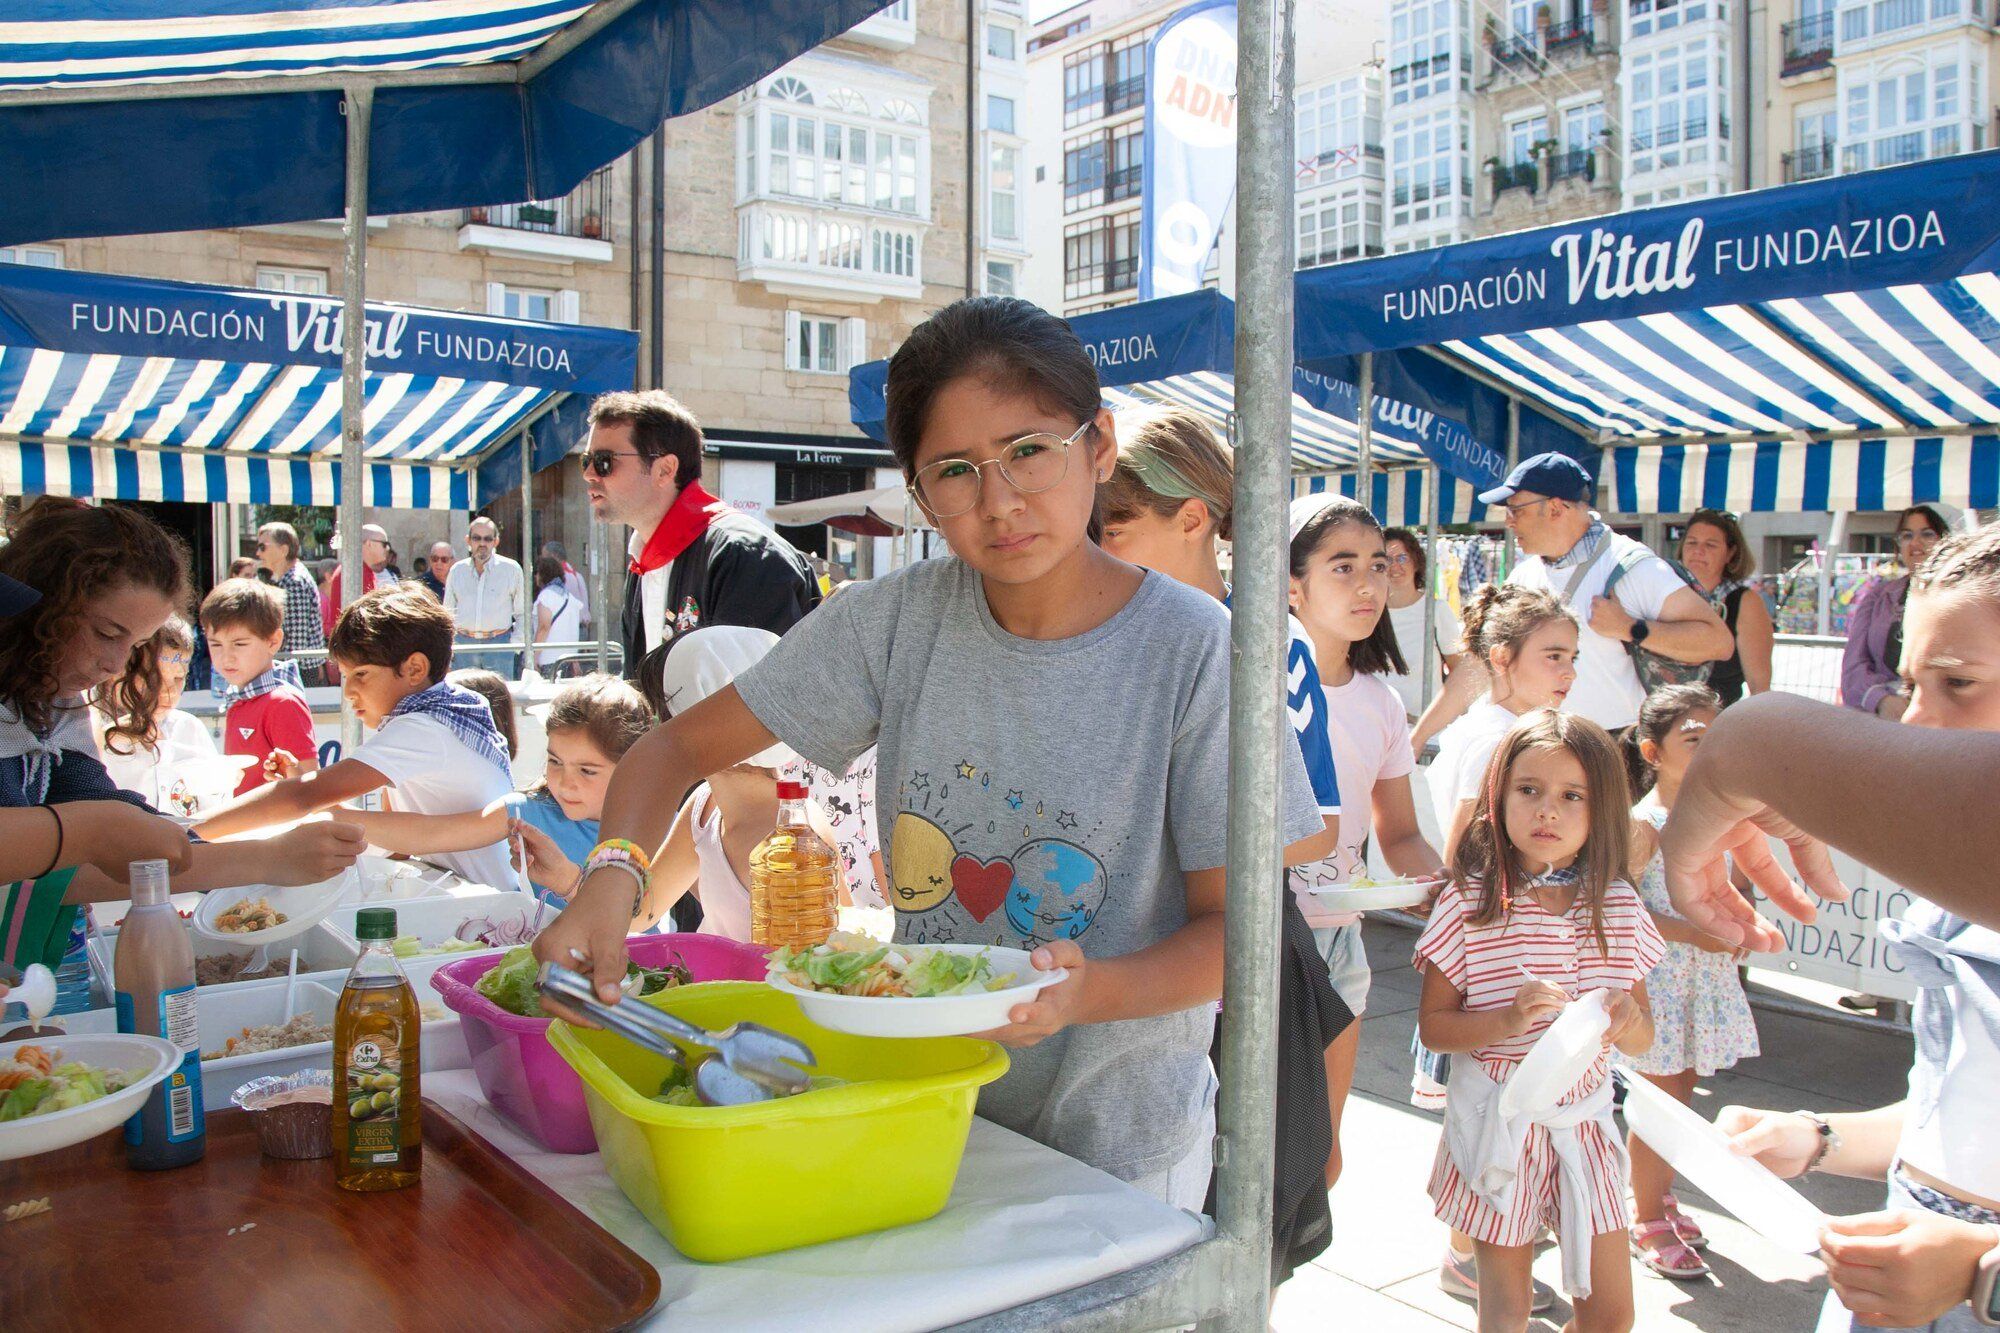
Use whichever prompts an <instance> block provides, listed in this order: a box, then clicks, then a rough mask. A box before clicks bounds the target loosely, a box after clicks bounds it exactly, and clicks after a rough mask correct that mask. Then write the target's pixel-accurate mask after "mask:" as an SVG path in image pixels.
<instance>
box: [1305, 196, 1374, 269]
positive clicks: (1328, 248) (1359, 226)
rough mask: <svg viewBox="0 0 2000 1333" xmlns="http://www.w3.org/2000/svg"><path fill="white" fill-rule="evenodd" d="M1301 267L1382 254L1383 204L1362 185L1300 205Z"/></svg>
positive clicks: (1306, 201) (1309, 200)
mask: <svg viewBox="0 0 2000 1333" xmlns="http://www.w3.org/2000/svg"><path fill="white" fill-rule="evenodd" d="M1298 239H1299V267H1300V268H1312V267H1314V266H1315V265H1318V264H1334V263H1338V262H1340V261H1341V260H1344V259H1360V258H1363V257H1365V256H1368V255H1379V254H1381V253H1382V201H1381V198H1380V197H1379V196H1377V195H1376V194H1375V193H1374V192H1373V191H1371V190H1368V189H1367V188H1366V187H1365V186H1363V185H1360V184H1359V183H1357V184H1355V185H1353V186H1349V187H1348V188H1346V189H1345V190H1342V191H1341V192H1339V193H1337V194H1327V195H1323V196H1321V197H1319V198H1317V199H1301V200H1299V202H1298Z"/></svg>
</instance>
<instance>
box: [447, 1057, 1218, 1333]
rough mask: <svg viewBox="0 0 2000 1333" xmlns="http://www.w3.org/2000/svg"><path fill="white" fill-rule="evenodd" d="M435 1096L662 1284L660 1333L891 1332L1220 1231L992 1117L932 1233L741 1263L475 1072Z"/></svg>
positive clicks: (1020, 1296)
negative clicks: (510, 1110) (508, 1104)
mask: <svg viewBox="0 0 2000 1333" xmlns="http://www.w3.org/2000/svg"><path fill="white" fill-rule="evenodd" d="M424 1095H425V1096H426V1097H429V1098H431V1099H432V1100H434V1101H436V1102H437V1103H438V1104H439V1105H441V1106H443V1107H444V1108H445V1109H446V1110H448V1111H450V1112H451V1113H452V1114H453V1115H455V1116H457V1117H458V1118H459V1119H460V1120H461V1121H463V1122H464V1123H465V1124H466V1125H468V1126H470V1127H471V1128H472V1129H473V1130H475V1131H477V1132H478V1133H479V1134H480V1135H481V1136H482V1137H484V1138H485V1139H487V1140H488V1141H490V1142H491V1143H492V1144H493V1145H494V1146H495V1147H496V1148H499V1149H500V1150H501V1151H502V1152H504V1153H506V1154H507V1155H508V1156H510V1157H512V1158H513V1159H514V1160H515V1161H517V1162H519V1163H521V1165H523V1166H525V1167H526V1168H527V1169H528V1170H529V1171H530V1172H532V1173H533V1174H534V1175H535V1176H537V1177H538V1178H540V1179H541V1180H542V1181H543V1182H544V1183H546V1184H548V1185H549V1186H550V1187H552V1188H553V1189H554V1190H555V1191H556V1192H557V1193H558V1194H560V1195H562V1196H563V1197H564V1198H565V1199H567V1200H569V1201H570V1202H571V1203H573V1204H575V1205H576V1206H577V1207H578V1208H579V1209H581V1210H582V1211H583V1212H584V1213H586V1214H588V1215H589V1216H590V1217H591V1218H592V1219H594V1220H595V1221H596V1222H597V1223H598V1224H599V1225H600V1226H602V1227H603V1228H604V1229H605V1230H607V1231H609V1232H610V1233H611V1234H612V1235H614V1236H616V1237H618V1239H619V1240H621V1241H623V1242H624V1243H625V1244H627V1245H629V1246H630V1247H631V1248H632V1249H633V1250H635V1251H637V1252H638V1253H639V1255H641V1256H642V1257H643V1258H644V1259H645V1260H646V1261H647V1262H648V1263H650V1264H652V1265H653V1267H654V1268H656V1269H658V1270H659V1273H660V1304H659V1306H658V1307H657V1308H656V1309H655V1310H654V1311H653V1317H652V1318H651V1319H650V1320H649V1321H647V1323H646V1324H645V1325H644V1326H645V1327H650V1328H665V1327H669V1326H671V1327H674V1328H702V1329H731V1330H737V1329H745V1330H750V1329H782V1330H786V1331H787V1333H795V1330H798V1329H806V1328H809V1329H812V1330H813V1333H836V1331H837V1330H841V1329H855V1330H866V1333H892V1331H893V1330H899V1329H911V1330H917V1329H933V1328H938V1327H941V1326H943V1325H946V1324H952V1323H956V1322H959V1321H961V1320H965V1319H973V1318H977V1317H978V1316H980V1315H986V1314H992V1313H994V1312H996V1311H999V1310H1004V1309H1008V1308H1010V1307H1012V1306H1016V1305H1020V1304H1023V1303H1025V1302H1027V1301H1033V1300H1040V1299H1041V1298H1043V1297H1045V1296H1052V1295H1055V1294H1056V1293H1057V1292H1060V1291H1066V1290H1068V1289H1069V1288H1071V1287H1075V1286H1080V1285H1082V1284H1083V1283H1086V1282H1093V1281H1096V1280H1097V1279H1099V1278H1104V1277H1109V1276H1111V1275H1112V1274H1114V1273H1120V1272H1124V1271H1126V1270H1127V1269H1132V1268H1137V1267H1139V1266H1141V1265H1143V1264H1148V1263H1151V1262H1153V1261H1154V1260H1156V1259H1160V1258H1163V1257H1165V1256H1167V1255H1169V1254H1173V1253H1175V1252H1176V1251H1178V1250H1182V1249H1185V1248H1186V1247H1188V1246H1190V1245H1192V1244H1194V1243H1195V1242H1197V1241H1199V1240H1201V1239H1202V1237H1203V1236H1204V1234H1205V1228H1206V1226H1207V1224H1206V1222H1205V1221H1204V1220H1203V1219H1201V1218H1198V1217H1195V1216H1193V1215H1192V1214H1189V1213H1185V1212H1182V1211H1181V1210H1180V1209H1178V1208H1171V1207H1169V1206H1167V1205H1166V1204H1164V1203H1161V1202H1159V1201H1158V1200H1156V1199H1153V1198H1151V1197H1150V1196H1148V1195H1145V1194H1141V1193H1140V1192H1139V1191H1138V1190H1135V1189H1133V1188H1132V1187H1131V1186H1130V1185H1127V1184H1125V1183H1124V1182H1123V1181H1121V1180H1117V1179H1114V1178H1113V1177H1111V1176H1108V1175H1105V1174H1104V1173H1103V1172H1102V1171H1098V1170H1094V1169H1093V1168H1091V1167H1088V1166H1085V1165H1084V1164H1083V1163H1081V1162H1078V1161H1076V1160H1075V1159H1074V1158H1070V1157H1065V1156H1063V1155H1062V1154H1061V1153H1058V1152H1055V1151H1053V1150H1051V1149H1048V1148H1044V1147H1043V1146H1042V1145H1040V1144H1039V1143H1035V1142H1033V1141H1032V1140H1030V1139H1024V1138H1022V1137H1021V1136H1020V1135H1018V1134H1014V1133H1011V1132H1010V1131H1008V1130H1005V1129H1002V1128H1000V1126H998V1125H995V1124H991V1123H989V1122H987V1121H984V1120H979V1119H975V1120H974V1121H973V1122H972V1134H971V1137H970V1139H969V1141H968V1142H967V1144H966V1149H965V1162H964V1165H962V1166H961V1167H960V1168H959V1173H958V1183H957V1185H956V1186H954V1187H953V1189H952V1192H951V1202H950V1203H948V1204H946V1205H945V1210H944V1211H943V1212H942V1213H939V1214H938V1215H937V1216H936V1217H934V1218H932V1219H931V1220H930V1221H928V1222H919V1223H917V1224H916V1225H914V1226H907V1227H898V1228H896V1229H895V1230H893V1231H884V1232H879V1233H877V1234H875V1235H872V1236H856V1237H854V1238H852V1239H850V1240H840V1241H832V1242H829V1243H827V1244H825V1245H814V1246H810V1247H808V1248H806V1249H802V1250H787V1251H781V1252H779V1253H777V1254H767V1255H764V1256H762V1257H760V1258H755V1259H741V1260H738V1261H736V1262H735V1263H728V1264H700V1263H696V1262H694V1261H693V1260H691V1259H687V1258H684V1257H683V1256H682V1255H681V1254H680V1253H679V1252H678V1251H677V1250H675V1249H674V1248H673V1247H672V1246H671V1245H669V1244H667V1242H666V1240H665V1239H664V1238H662V1237H661V1235H660V1233H659V1232H657V1231H655V1230H653V1228H652V1225H651V1224H650V1223H648V1222H647V1221H646V1219H645V1218H643V1217H641V1216H640V1214H639V1210H638V1209H636V1208H634V1207H633V1206H632V1205H631V1204H630V1203H628V1202H627V1201H626V1199H625V1196H624V1195H623V1194H622V1193H620V1192H619V1189H618V1186H617V1185H615V1184H613V1183H612V1181H611V1178H610V1177H609V1176H607V1175H605V1174H604V1170H603V1167H602V1166H601V1165H600V1163H599V1159H598V1157H597V1155H596V1154H595V1153H592V1154H590V1155H589V1156H580V1157H579V1156H567V1155H563V1154H559V1153H545V1152H541V1151H540V1150H538V1149H537V1148H536V1147H535V1146H534V1145H533V1144H532V1143H531V1142H529V1141H528V1140H527V1139H526V1138H524V1137H523V1136H522V1135H521V1134H520V1133H519V1132H518V1131H517V1130H515V1128H514V1127H513V1126H512V1125H510V1124H508V1123H507V1121H506V1120H504V1119H502V1118H501V1117H500V1116H499V1115H498V1114H497V1113H496V1112H494V1111H493V1110H492V1108H490V1107H489V1106H487V1105H486V1103H485V1101H484V1099H483V1098H481V1096H480V1094H479V1084H478V1082H477V1080H476V1079H474V1077H473V1075H472V1073H471V1071H470V1070H456V1071H451V1072H444V1073H439V1074H435V1075H432V1074H430V1073H428V1072H426V1074H425V1077H424Z"/></svg>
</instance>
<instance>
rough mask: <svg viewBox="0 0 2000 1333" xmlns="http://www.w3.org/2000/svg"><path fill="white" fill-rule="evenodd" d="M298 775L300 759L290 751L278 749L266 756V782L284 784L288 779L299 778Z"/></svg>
mask: <svg viewBox="0 0 2000 1333" xmlns="http://www.w3.org/2000/svg"><path fill="white" fill-rule="evenodd" d="M298 773H299V757H298V756H297V755H295V754H293V753H292V752H291V751H290V750H286V749H276V750H273V751H271V753H269V754H267V755H265V756H264V780H265V781H266V782H283V781H285V780H286V779H287V778H294V777H297V776H298Z"/></svg>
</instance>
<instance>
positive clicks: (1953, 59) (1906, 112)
mask: <svg viewBox="0 0 2000 1333" xmlns="http://www.w3.org/2000/svg"><path fill="white" fill-rule="evenodd" d="M1960 58H1961V53H1960V51H1959V50H1958V48H1957V47H1955V46H1954V47H1946V48H1941V49H1939V50H1935V51H1931V52H1928V53H1925V54H1923V55H1917V56H1914V57H1907V58H1903V59H1899V60H1894V61H1890V62H1887V63H1885V64H1883V65H1881V66H1878V67H1876V68H1875V69H1872V70H1864V69H1855V70H1852V71H1849V70H1848V69H1846V68H1845V67H1843V68H1842V71H1841V72H1842V74H1843V79H1842V84H1843V86H1842V90H1841V136H1840V140H1841V149H1840V159H1841V170H1843V171H1866V170H1868V169H1869V168H1871V167H1893V166H1897V165H1900V164H1901V163H1904V162H1918V161H1922V160H1923V159H1925V158H1932V157H1949V156H1950V155H1952V154H1953V153H1961V152H1964V151H1966V150H1967V149H1968V148H1976V147H1978V146H1979V144H1978V143H1977V142H1976V141H1975V139H1974V135H1975V134H1976V133H1977V129H1978V127H1977V125H1976V124H1970V123H1968V122H1970V121H1972V120H1973V118H1974V117H1973V110H1972V109H1973V108H1982V107H1984V106H1985V102H1986V99H1985V95H1984V92H1983V83H1984V78H1983V76H1984V74H1985V71H1984V69H1982V68H1981V65H1980V63H1979V62H1978V61H1973V62H1970V67H1969V68H1961V67H1960V64H1959V61H1960ZM1849 77H1851V78H1853V80H1854V81H1853V82H1847V78H1849Z"/></svg>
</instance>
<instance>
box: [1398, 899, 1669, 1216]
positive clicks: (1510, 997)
mask: <svg viewBox="0 0 2000 1333" xmlns="http://www.w3.org/2000/svg"><path fill="white" fill-rule="evenodd" d="M1478 906H1479V891H1478V888H1477V886H1470V887H1467V886H1460V885H1453V886H1451V887H1450V888H1447V889H1446V890H1445V891H1444V893H1442V894H1441V895H1439V898H1438V903H1437V907H1436V908H1435V909H1434V910H1433V911H1432V912H1431V918H1430V923H1429V925H1427V926H1426V927H1425V928H1424V933H1423V935H1422V937H1421V938H1419V939H1418V940H1417V948H1416V959H1415V963H1416V966H1417V967H1418V968H1419V969H1422V968H1425V967H1435V968H1437V969H1438V971H1439V972H1440V973H1441V974H1442V975H1443V976H1444V977H1445V979H1446V980H1448V981H1450V982H1451V984H1452V985H1453V986H1455V987H1457V988H1458V990H1459V992H1460V993H1461V994H1462V995H1464V996H1465V1008H1466V1009H1467V1010H1468V1011H1470V1012H1475V1013H1476V1012H1480V1011H1485V1010H1494V1009H1505V1008H1506V1007H1507V1006H1508V1005H1510V1004H1512V1003H1513V1002H1514V993H1515V992H1516V991H1518V990H1520V989H1521V987H1522V986H1524V985H1526V984H1527V979H1526V978H1525V977H1523V976H1522V975H1521V968H1522V967H1526V968H1527V969H1528V970H1529V971H1531V972H1533V973H1534V974H1535V975H1536V976H1538V977H1540V978H1542V979H1543V980H1545V981H1550V982H1553V983H1555V984H1556V985H1558V986H1561V987H1562V988H1563V989H1564V990H1566V991H1568V992H1569V993H1570V994H1571V995H1572V996H1581V995H1583V994H1586V993H1587V992H1590V991H1593V990H1617V991H1629V990H1631V989H1632V988H1633V987H1634V986H1636V985H1637V984H1639V983H1640V982H1642V981H1644V980H1645V978H1646V974H1647V973H1648V972H1650V971H1652V969H1653V965H1654V964H1656V963H1658V962H1659V961H1660V956H1661V955H1662V954H1663V953H1664V952H1665V951H1666V944H1665V942H1664V941H1663V940H1662V939H1661V938H1660V932H1659V930H1658V929H1657V928H1655V926H1654V925H1653V918H1652V916H1651V915H1650V914H1649V913H1648V912H1647V911H1646V908H1645V904H1644V903H1642V902H1641V901H1640V899H1639V895H1638V892H1637V891H1636V890H1634V889H1633V888H1632V886H1631V885H1630V884H1627V883H1625V882H1624V881H1623V880H1617V881H1614V882H1613V883H1612V884H1611V886H1610V887H1609V888H1608V889H1606V890H1605V893H1604V933H1605V939H1606V943H1607V944H1608V946H1609V953H1608V954H1605V953H1600V952H1599V951H1598V946H1597V937H1596V935H1595V933H1594V932H1593V931H1592V930H1591V927H1590V904H1589V902H1588V901H1587V900H1586V898H1585V896H1584V895H1583V894H1582V893H1579V894H1577V896H1576V901H1575V902H1574V903H1572V904H1571V905H1570V909H1569V911H1568V912H1567V913H1565V914H1564V915H1562V916H1554V915H1552V914H1550V913H1549V912H1547V911H1545V910H1544V909H1543V908H1542V906H1541V905H1540V904H1539V903H1537V902H1536V901H1535V900H1534V898H1533V896H1532V895H1528V894H1523V895H1521V896H1520V897H1518V898H1516V899H1515V901H1514V902H1513V903H1512V904H1511V905H1510V906H1509V907H1508V910H1507V912H1506V914H1505V915H1504V916H1503V917H1502V918H1501V919H1500V920H1498V921H1496V922H1493V923H1492V924H1490V925H1483V926H1475V925H1473V924H1471V919H1472V917H1473V915H1474V914H1475V913H1476V912H1477V910H1478ZM1554 1021H1555V1016H1554V1015H1553V1014H1551V1015H1550V1016H1549V1017H1547V1018H1544V1019H1542V1020H1540V1021H1539V1022H1537V1023H1536V1025H1535V1026H1534V1027H1532V1028H1530V1029H1529V1030H1528V1031H1526V1032H1524V1033H1522V1034H1521V1035H1519V1036H1517V1037H1509V1038H1508V1039H1507V1040H1505V1041H1501V1042H1495V1043H1494V1044H1493V1045H1491V1046H1482V1047H1480V1048H1479V1049H1477V1050H1475V1051H1473V1052H1472V1054H1471V1056H1470V1057H1469V1058H1472V1059H1476V1060H1478V1061H1479V1062H1480V1065H1481V1066H1482V1067H1483V1068H1484V1069H1485V1070H1486V1072H1487V1073H1488V1074H1490V1075H1491V1076H1492V1077H1493V1078H1494V1079H1496V1080H1505V1079H1506V1078H1507V1077H1508V1076H1509V1075H1510V1074H1512V1073H1513V1071H1514V1068H1515V1066H1517V1065H1518V1064H1520V1062H1521V1058H1522V1057H1523V1056H1525V1055H1526V1054H1527V1053H1528V1051H1529V1049H1530V1048H1531V1047H1533V1046H1534V1044H1535V1041H1536V1039H1537V1038H1538V1037H1540V1036H1541V1035H1542V1032H1543V1030H1544V1029H1546V1028H1547V1027H1548V1025H1549V1024H1550V1023H1553V1022H1554ZM1454 1058H1459V1057H1454ZM1610 1068H1611V1061H1610V1055H1609V1052H1608V1051H1607V1052H1606V1053H1605V1054H1603V1055H1600V1056H1599V1057H1598V1059H1597V1061H1596V1062H1595V1063H1594V1064H1592V1065H1591V1067H1590V1071H1589V1072H1588V1073H1586V1074H1585V1075H1584V1076H1583V1078H1582V1079H1581V1080H1579V1081H1578V1083H1577V1085H1576V1086H1575V1087H1574V1088H1571V1089H1570V1090H1569V1091H1568V1092H1566V1093H1564V1094H1563V1097H1562V1104H1563V1105H1565V1106H1567V1105H1569V1104H1570V1103H1572V1102H1575V1101H1578V1100H1580V1099H1581V1098H1584V1097H1587V1096H1589V1095H1590V1094H1591V1093H1593V1092H1595V1091H1596V1090H1597V1089H1598V1087H1599V1086H1601V1085H1602V1084H1603V1082H1604V1080H1605V1079H1606V1078H1607V1077H1609V1074H1610ZM1576 1132H1577V1134H1578V1135H1579V1136H1580V1137H1581V1141H1582V1142H1583V1144H1584V1147H1585V1159H1586V1161H1587V1162H1588V1164H1589V1170H1590V1179H1591V1189H1590V1199H1591V1202H1590V1234H1591V1235H1593V1236H1595V1235H1601V1234H1603V1233H1604V1232H1607V1231H1622V1230H1624V1229H1625V1227H1626V1226H1628V1225H1629V1224H1630V1218H1629V1214H1628V1213H1627V1211H1626V1204H1625V1183H1626V1182H1625V1171H1624V1153H1623V1149H1622V1146H1621V1145H1620V1144H1618V1143H1617V1141H1616V1140H1615V1138H1613V1137H1612V1136H1611V1135H1609V1134H1607V1133H1606V1132H1605V1130H1604V1129H1603V1128H1602V1127H1601V1126H1599V1125H1598V1124H1596V1123H1594V1122H1591V1123H1585V1124H1583V1125H1580V1126H1578V1127H1577V1130H1576ZM1430 1196H1431V1202H1432V1203H1433V1204H1435V1205H1436V1210H1437V1216H1438V1220H1439V1221H1441V1222H1443V1223H1445V1225H1447V1226H1449V1227H1452V1228H1454V1229H1455V1230H1458V1231H1462V1232H1464V1233H1465V1234H1466V1235H1468V1236H1471V1237H1472V1238H1473V1239H1474V1240H1480V1241H1485V1242H1486V1243H1487V1244H1489V1245H1526V1244H1528V1243H1530V1242H1531V1241H1532V1240H1534V1238H1535V1237H1536V1236H1537V1235H1538V1234H1539V1233H1540V1232H1541V1229H1542V1227H1543V1226H1544V1225H1547V1226H1548V1227H1549V1228H1550V1229H1551V1230H1554V1229H1555V1228H1556V1223H1557V1215H1556V1209H1557V1202H1556V1158H1555V1151H1554V1149H1553V1148H1552V1147H1551V1145H1550V1143H1549V1132H1548V1130H1546V1129H1544V1128H1543V1127H1542V1126H1540V1125H1535V1126H1533V1127H1531V1128H1530V1129H1529V1131H1528V1136H1527V1142H1526V1144H1525V1145H1524V1147H1523V1148H1522V1160H1521V1165H1520V1174H1519V1183H1518V1184H1517V1185H1516V1187H1515V1190H1514V1201H1513V1208H1512V1209H1511V1210H1510V1211H1509V1212H1508V1213H1507V1214H1506V1215H1504V1216H1503V1215H1502V1214H1501V1213H1500V1212H1499V1210H1498V1209H1496V1208H1494V1207H1493V1206H1492V1205H1491V1204H1488V1203H1487V1202H1486V1201H1485V1200H1483V1199H1481V1198H1479V1197H1478V1196H1477V1195H1475V1194H1474V1193H1473V1192H1472V1191H1471V1189H1469V1188H1468V1187H1467V1186H1466V1184H1465V1181H1464V1180H1463V1179H1462V1178H1461V1177H1460V1176H1459V1172H1458V1168H1457V1166H1456V1165H1454V1164H1453V1162H1452V1160H1451V1154H1450V1152H1448V1151H1447V1150H1446V1147H1445V1144H1444V1142H1443V1141H1442V1140H1440V1141H1439V1143H1438V1151H1437V1160H1436V1162H1435V1163H1434V1164H1433V1166H1432V1168H1431V1181H1430Z"/></svg>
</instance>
